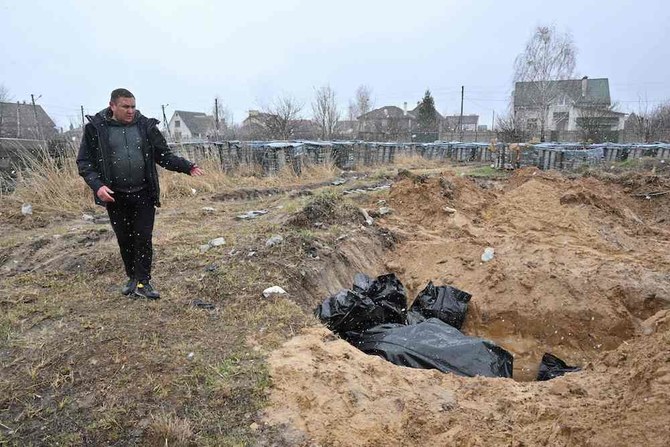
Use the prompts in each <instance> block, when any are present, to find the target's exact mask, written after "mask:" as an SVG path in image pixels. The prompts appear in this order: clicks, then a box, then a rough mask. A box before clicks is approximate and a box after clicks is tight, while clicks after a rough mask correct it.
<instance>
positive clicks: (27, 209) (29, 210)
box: [21, 203, 33, 216]
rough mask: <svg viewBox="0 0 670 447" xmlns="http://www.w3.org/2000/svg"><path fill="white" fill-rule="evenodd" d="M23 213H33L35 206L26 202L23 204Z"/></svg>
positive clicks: (26, 214) (25, 214) (27, 214)
mask: <svg viewBox="0 0 670 447" xmlns="http://www.w3.org/2000/svg"><path fill="white" fill-rule="evenodd" d="M21 214H23V215H24V216H29V215H31V214H33V206H32V205H31V204H30V203H24V204H23V205H21Z"/></svg>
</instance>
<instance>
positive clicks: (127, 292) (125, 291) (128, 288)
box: [121, 278, 137, 295]
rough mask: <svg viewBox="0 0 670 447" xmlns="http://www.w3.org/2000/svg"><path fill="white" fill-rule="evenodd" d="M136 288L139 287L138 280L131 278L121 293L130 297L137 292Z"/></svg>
mask: <svg viewBox="0 0 670 447" xmlns="http://www.w3.org/2000/svg"><path fill="white" fill-rule="evenodd" d="M135 287H137V280H136V279H133V278H130V279H129V280H128V282H127V283H126V285H125V286H123V287H122V288H121V293H122V294H124V295H130V294H131V293H133V292H134V291H135Z"/></svg>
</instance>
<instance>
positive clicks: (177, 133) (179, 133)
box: [174, 132, 181, 141]
mask: <svg viewBox="0 0 670 447" xmlns="http://www.w3.org/2000/svg"><path fill="white" fill-rule="evenodd" d="M174 138H175V140H177V141H179V140H181V132H175V133H174Z"/></svg>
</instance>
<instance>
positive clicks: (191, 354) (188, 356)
mask: <svg viewBox="0 0 670 447" xmlns="http://www.w3.org/2000/svg"><path fill="white" fill-rule="evenodd" d="M193 357H195V352H189V353H188V355H187V356H186V360H193Z"/></svg>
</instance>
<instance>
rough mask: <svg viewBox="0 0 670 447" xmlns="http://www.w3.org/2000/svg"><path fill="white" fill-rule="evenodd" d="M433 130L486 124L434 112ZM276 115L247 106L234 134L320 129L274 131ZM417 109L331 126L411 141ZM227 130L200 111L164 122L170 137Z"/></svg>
mask: <svg viewBox="0 0 670 447" xmlns="http://www.w3.org/2000/svg"><path fill="white" fill-rule="evenodd" d="M437 118H438V120H437V125H438V126H437V131H436V132H434V133H435V134H434V135H431V138H428V140H430V141H434V140H436V139H439V136H440V135H443V134H444V133H446V132H458V131H459V130H461V129H462V130H463V131H465V132H468V131H469V132H474V131H477V130H479V131H486V130H488V128H487V126H486V125H479V116H478V115H464V116H462V117H461V116H442V115H441V114H439V113H438V114H437ZM275 121H277V117H276V116H274V115H271V114H269V113H266V112H261V111H259V110H249V114H248V116H247V117H246V118H245V119H244V121H243V122H242V125H241V126H240V128H239V129H237V134H236V135H234V137H235V138H240V139H246V140H264V139H288V140H313V139H318V135H319V133H320V131H319V128H318V126H317V124H316V123H315V122H314V121H312V120H308V119H292V120H288V122H286V123H285V124H284V125H283V127H282V131H283V132H279V133H284V135H277V132H276V129H275V128H274V127H275V126H273V123H274V122H275ZM418 129H419V126H418V110H417V109H416V108H415V109H414V110H410V111H408V110H407V104H406V103H405V107H404V109H401V108H400V107H396V106H383V107H380V108H377V109H374V110H371V111H370V112H367V113H365V114H363V115H361V116H359V117H358V118H357V119H356V120H340V121H338V123H337V126H336V127H335V132H334V137H335V138H337V139H349V140H364V141H390V140H399V141H413V140H416V139H417V133H418V132H419V130H418ZM227 133H229V129H225V128H221V126H220V128H219V129H217V128H216V123H215V119H214V117H213V116H211V115H207V114H205V113H201V112H190V111H184V110H176V111H175V112H174V113H173V115H172V117H171V118H170V120H169V122H168V134H169V136H170V138H172V139H173V141H176V142H185V141H206V140H212V139H215V138H216V137H217V136H219V137H220V136H221V135H224V136H226V134H227Z"/></svg>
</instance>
